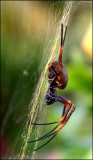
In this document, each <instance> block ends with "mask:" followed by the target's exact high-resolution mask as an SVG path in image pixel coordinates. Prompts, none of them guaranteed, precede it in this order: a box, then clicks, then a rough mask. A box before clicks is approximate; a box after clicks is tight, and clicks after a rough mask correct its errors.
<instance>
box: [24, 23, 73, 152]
mask: <svg viewBox="0 0 93 160" xmlns="http://www.w3.org/2000/svg"><path fill="white" fill-rule="evenodd" d="M66 32H67V26H66V27H65V33H64V36H63V24H61V46H60V54H59V58H58V61H54V62H52V63H50V64H49V66H48V70H49V73H48V82H49V88H48V91H47V92H46V96H45V99H46V103H47V105H51V104H53V103H54V102H56V101H59V102H61V103H62V104H64V108H63V113H62V116H61V119H60V120H59V121H56V122H52V123H44V124H38V123H32V124H33V125H51V124H55V123H57V125H56V127H55V128H53V129H52V130H51V131H50V132H49V133H47V134H45V135H44V136H42V137H40V138H38V139H36V140H33V141H29V142H27V143H31V142H36V141H40V140H42V139H45V138H47V137H50V136H52V137H51V138H50V139H49V140H48V141H47V142H46V143H44V144H43V145H42V146H40V147H38V148H37V149H35V150H34V151H36V150H38V149H40V148H42V147H43V146H45V145H46V144H48V143H49V142H50V141H51V140H52V139H53V138H54V137H55V136H56V135H57V134H58V132H59V131H60V130H61V129H62V128H63V127H64V126H65V124H66V123H67V121H68V120H69V118H70V116H71V115H72V113H73V112H74V110H75V105H74V104H72V102H71V101H70V100H68V99H66V98H64V97H62V96H59V95H57V93H56V88H59V89H61V90H62V89H64V88H65V87H66V86H67V83H68V73H67V70H66V68H65V66H64V64H63V63H62V52H63V46H64V42H65V37H66ZM57 128H58V129H57ZM54 130H56V131H54ZM53 131H54V132H53Z"/></svg>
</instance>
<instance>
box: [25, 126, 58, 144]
mask: <svg viewBox="0 0 93 160" xmlns="http://www.w3.org/2000/svg"><path fill="white" fill-rule="evenodd" d="M58 126H59V124H58V125H57V126H56V127H55V128H53V129H52V130H51V131H50V132H48V133H47V134H45V135H44V136H42V137H40V138H38V139H36V140H33V141H29V142H27V143H32V142H36V141H39V140H42V139H45V138H47V137H50V136H52V135H53V134H55V133H56V132H53V131H54V130H55V129H56V128H57V127H58ZM52 132H53V133H52ZM50 133H51V134H50Z"/></svg>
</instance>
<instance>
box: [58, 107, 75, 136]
mask: <svg viewBox="0 0 93 160" xmlns="http://www.w3.org/2000/svg"><path fill="white" fill-rule="evenodd" d="M71 107H73V108H72V110H71V111H70V113H69V115H68V116H67V118H66V119H65V121H64V122H63V123H62V124H61V126H60V127H59V128H58V129H57V131H56V134H57V133H58V132H59V131H60V130H61V129H62V128H63V127H64V126H65V124H66V123H67V121H68V120H69V118H70V116H71V115H72V113H73V112H74V110H75V106H74V105H72V106H71Z"/></svg>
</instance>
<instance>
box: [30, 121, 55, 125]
mask: <svg viewBox="0 0 93 160" xmlns="http://www.w3.org/2000/svg"><path fill="white" fill-rule="evenodd" d="M55 123H57V121H56V122H51V123H31V124H33V125H50V124H55Z"/></svg>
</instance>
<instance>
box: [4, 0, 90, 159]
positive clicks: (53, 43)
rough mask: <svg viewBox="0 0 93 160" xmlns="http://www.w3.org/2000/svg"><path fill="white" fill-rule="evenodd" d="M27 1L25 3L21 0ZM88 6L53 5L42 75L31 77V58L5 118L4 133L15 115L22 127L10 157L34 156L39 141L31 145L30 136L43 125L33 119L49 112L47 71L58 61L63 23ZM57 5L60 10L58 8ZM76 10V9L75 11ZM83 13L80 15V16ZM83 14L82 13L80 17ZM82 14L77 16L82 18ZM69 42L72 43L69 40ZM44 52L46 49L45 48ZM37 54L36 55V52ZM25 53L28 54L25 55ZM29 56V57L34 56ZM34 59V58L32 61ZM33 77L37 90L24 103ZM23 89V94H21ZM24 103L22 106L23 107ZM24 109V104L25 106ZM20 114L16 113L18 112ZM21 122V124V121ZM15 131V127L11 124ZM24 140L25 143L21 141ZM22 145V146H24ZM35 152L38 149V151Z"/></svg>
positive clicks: (54, 3) (33, 74)
mask: <svg viewBox="0 0 93 160" xmlns="http://www.w3.org/2000/svg"><path fill="white" fill-rule="evenodd" d="M20 3H23V2H20ZM47 3H48V2H45V6H44V9H43V15H42V16H43V17H44V18H45V16H46V12H47ZM82 3H83V4H84V5H87V3H84V2H73V1H66V2H65V3H63V2H62V1H58V2H57V1H54V2H52V3H51V4H48V5H49V14H48V24H47V32H46V38H45V44H44V48H43V56H42V60H41V65H40V67H39V69H38V73H39V74H40V78H39V80H38V83H37V78H36V77H37V73H36V72H34V73H31V74H32V75H31V77H30V78H29V79H28V78H27V77H28V74H30V68H31V63H29V62H30V60H28V66H26V69H25V70H24V71H23V73H22V74H21V75H20V77H19V80H18V84H17V86H16V89H15V92H14V94H13V96H12V100H11V101H10V104H9V107H8V111H7V112H6V114H5V116H4V117H5V118H4V119H3V121H2V133H4V131H5V129H6V127H7V125H8V123H9V120H10V117H11V115H13V121H15V122H16V124H18V128H17V129H16V133H17V136H16V139H15V140H14V142H13V144H12V145H11V147H10V148H9V151H8V154H7V156H8V157H9V158H15V157H16V158H20V159H23V158H28V157H29V156H30V157H31V156H32V157H33V156H34V154H33V152H32V151H33V149H35V148H36V147H37V142H36V143H35V144H31V145H29V146H28V144H27V141H28V140H29V138H31V137H32V136H34V138H35V139H37V138H38V137H39V132H40V131H39V128H38V126H37V127H36V128H34V127H33V125H31V122H33V123H34V122H38V123H39V121H41V119H44V117H45V115H46V110H47V109H46V105H45V102H44V97H45V93H46V91H47V88H48V82H47V72H48V64H49V63H50V62H51V61H54V60H56V59H57V58H58V55H59V49H60V45H59V44H60V28H61V27H60V26H61V23H63V24H64V26H66V25H69V23H70V21H71V14H72V13H73V12H74V11H75V10H76V9H77V8H78V7H79V5H81V4H82ZM55 6H57V7H56V9H55ZM72 10H73V12H72ZM81 16H83V15H81V14H80V17H81ZM78 17H79V16H78ZM78 17H74V19H75V18H78ZM41 25H42V20H41ZM42 36H43V35H42V34H41V35H40V37H38V38H40V39H42ZM68 43H69V42H68ZM36 50H38V47H37V46H36V48H35V49H34V53H35V52H36ZM41 52H42V48H41ZM34 53H33V54H34ZM24 56H25V55H24ZM31 58H32V57H30V55H29V59H31ZM32 61H33V60H32ZM31 79H33V81H34V90H33V95H32V96H31V97H30V95H29V102H28V103H25V104H23V103H22V101H23V100H24V98H26V92H27V89H28V87H29V85H30V83H31ZM22 91H23V94H21V93H22ZM22 105H24V106H25V109H22ZM20 106H21V107H20ZM23 108H24V107H23ZM16 112H17V113H18V115H16V114H15V113H16ZM20 122H21V125H19V123H20ZM11 130H12V126H11ZM20 142H21V143H20ZM20 144H21V145H20ZM16 148H17V149H18V152H17V153H15V149H16ZM34 153H35V152H34Z"/></svg>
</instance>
